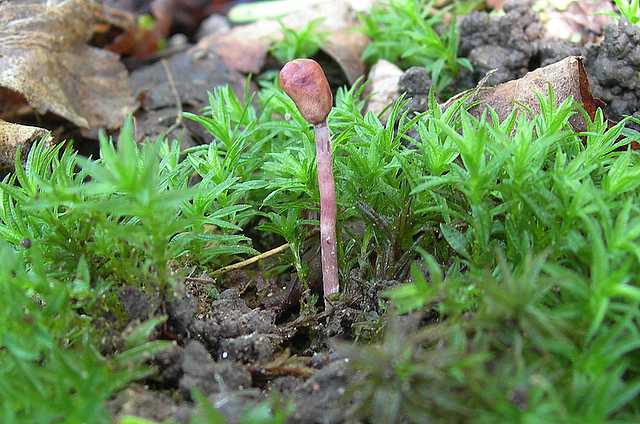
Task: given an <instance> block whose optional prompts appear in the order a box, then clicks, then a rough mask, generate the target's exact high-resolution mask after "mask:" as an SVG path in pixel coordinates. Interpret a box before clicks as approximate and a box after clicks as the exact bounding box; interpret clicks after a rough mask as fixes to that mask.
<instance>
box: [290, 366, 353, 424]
mask: <svg viewBox="0 0 640 424" xmlns="http://www.w3.org/2000/svg"><path fill="white" fill-rule="evenodd" d="M352 375H353V371H352V370H351V369H350V368H349V361H348V360H347V359H341V360H337V361H335V362H332V363H331V364H329V365H327V366H326V367H324V368H323V369H322V370H320V371H318V372H317V373H316V375H314V376H313V377H311V378H310V379H309V380H307V381H306V382H305V383H304V384H303V385H302V387H301V388H300V389H299V391H298V393H297V395H296V398H295V405H296V411H295V412H294V414H293V415H292V416H291V417H290V419H289V421H288V422H289V423H291V424H293V423H305V424H307V423H317V424H330V423H342V422H344V420H345V416H346V409H347V408H345V407H344V405H343V404H342V403H341V398H342V396H343V394H344V393H345V391H346V389H347V386H348V384H349V381H350V380H351V377H352Z"/></svg>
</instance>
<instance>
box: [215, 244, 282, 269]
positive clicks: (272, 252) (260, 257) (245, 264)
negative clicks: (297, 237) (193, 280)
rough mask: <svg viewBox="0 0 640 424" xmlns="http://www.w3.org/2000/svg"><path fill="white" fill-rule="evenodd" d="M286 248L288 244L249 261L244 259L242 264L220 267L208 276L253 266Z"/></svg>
mask: <svg viewBox="0 0 640 424" xmlns="http://www.w3.org/2000/svg"><path fill="white" fill-rule="evenodd" d="M288 248H289V243H285V244H283V245H282V246H278V247H276V248H275V249H271V250H268V251H266V252H264V253H260V254H259V255H256V256H254V257H252V258H249V259H246V260H244V261H242V262H238V263H235V264H231V265H227V266H224V267H222V268H220V269H217V270H215V271H213V272H212V273H211V274H210V275H220V274H224V273H225V272H229V271H233V270H234V269H240V268H244V267H245V266H248V265H251V264H253V263H255V262H258V261H260V260H262V259H266V258H268V257H269V256H273V255H276V254H278V253H280V252H282V251H284V250H287V249H288Z"/></svg>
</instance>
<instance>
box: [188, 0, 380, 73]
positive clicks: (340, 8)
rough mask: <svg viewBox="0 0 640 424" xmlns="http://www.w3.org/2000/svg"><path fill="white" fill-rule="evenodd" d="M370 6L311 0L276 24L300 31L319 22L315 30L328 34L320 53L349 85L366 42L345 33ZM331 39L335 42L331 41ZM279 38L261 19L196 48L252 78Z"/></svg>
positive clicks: (363, 1)
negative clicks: (333, 62) (334, 63)
mask: <svg viewBox="0 0 640 424" xmlns="http://www.w3.org/2000/svg"><path fill="white" fill-rule="evenodd" d="M373 3H374V1H373V0H313V1H309V2H308V3H307V4H305V7H304V8H301V9H299V10H295V11H294V12H292V13H290V14H288V15H286V16H284V17H282V18H281V19H280V21H281V22H282V24H283V25H284V26H286V27H289V28H293V29H302V28H303V27H304V26H305V25H307V24H308V23H309V22H311V21H313V20H316V19H320V24H319V25H318V29H319V30H320V31H324V32H326V33H327V34H328V35H327V40H328V42H327V43H325V46H323V47H322V50H324V51H325V52H326V53H327V54H329V55H330V56H331V57H332V58H334V60H336V61H337V62H338V64H339V65H340V66H341V67H343V70H344V72H345V75H347V78H348V79H349V81H352V82H353V81H355V80H356V79H357V78H358V77H359V76H361V75H362V74H363V72H364V69H365V68H364V64H363V63H362V62H361V59H360V57H361V55H362V51H363V50H364V48H365V47H366V44H367V40H366V38H363V36H362V35H360V34H355V33H353V32H350V31H349V30H351V29H353V28H355V27H356V26H357V25H358V21H357V18H356V13H357V12H363V11H367V10H369V9H370V8H371V5H372V4H373ZM334 37H335V41H332V39H333V38H334ZM281 38H282V31H281V26H280V24H279V23H278V21H276V20H274V19H265V20H259V21H256V22H254V23H251V24H248V25H241V26H237V27H235V28H233V29H232V30H231V31H228V32H227V33H225V34H223V35H219V34H213V35H212V36H209V37H205V38H203V39H202V40H201V41H200V43H199V44H200V46H201V47H203V48H210V47H211V48H213V49H214V51H215V52H216V53H218V54H219V55H220V57H222V60H223V61H224V63H225V64H226V65H227V66H228V67H229V68H230V69H234V70H237V71H240V72H243V73H254V74H256V73H259V72H260V70H261V69H262V67H263V65H264V62H265V59H266V56H267V53H268V52H269V47H270V46H271V44H272V43H273V42H275V41H277V40H279V39H281Z"/></svg>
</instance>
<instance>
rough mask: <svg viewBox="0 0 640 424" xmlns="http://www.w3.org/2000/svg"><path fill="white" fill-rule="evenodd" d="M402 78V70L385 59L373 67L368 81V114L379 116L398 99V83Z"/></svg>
mask: <svg viewBox="0 0 640 424" xmlns="http://www.w3.org/2000/svg"><path fill="white" fill-rule="evenodd" d="M401 76H402V69H400V68H398V67H397V66H396V65H394V64H393V63H391V62H388V61H386V60H384V59H381V60H379V61H378V62H377V63H376V64H375V65H373V67H372V68H371V71H369V78H368V80H367V81H368V85H367V87H368V90H370V91H369V92H370V95H369V102H368V103H367V110H366V111H367V112H373V113H374V114H375V115H379V114H381V113H382V112H383V111H384V110H385V109H387V107H388V106H389V105H390V104H391V103H393V101H394V100H395V99H396V98H397V97H398V82H399V81H400V77H401ZM383 118H384V117H383Z"/></svg>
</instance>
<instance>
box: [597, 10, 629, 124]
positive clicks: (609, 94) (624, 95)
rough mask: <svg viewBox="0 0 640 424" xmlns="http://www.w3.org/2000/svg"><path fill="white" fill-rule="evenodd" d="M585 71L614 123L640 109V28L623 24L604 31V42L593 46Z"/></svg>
mask: <svg viewBox="0 0 640 424" xmlns="http://www.w3.org/2000/svg"><path fill="white" fill-rule="evenodd" d="M586 67H587V71H588V73H589V77H590V80H591V84H592V89H593V93H594V95H595V96H596V97H599V98H601V99H602V100H604V101H605V102H606V103H607V106H608V108H607V112H608V113H609V117H610V118H612V119H616V120H617V119H620V118H621V117H622V116H623V115H633V114H634V113H636V114H637V113H638V110H639V109H640V75H639V74H638V68H639V67H640V27H638V26H634V25H630V24H629V23H627V22H626V21H620V22H619V24H618V25H612V26H609V27H607V28H606V29H605V37H604V41H603V42H602V43H601V44H599V45H590V46H588V48H587V53H586Z"/></svg>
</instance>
